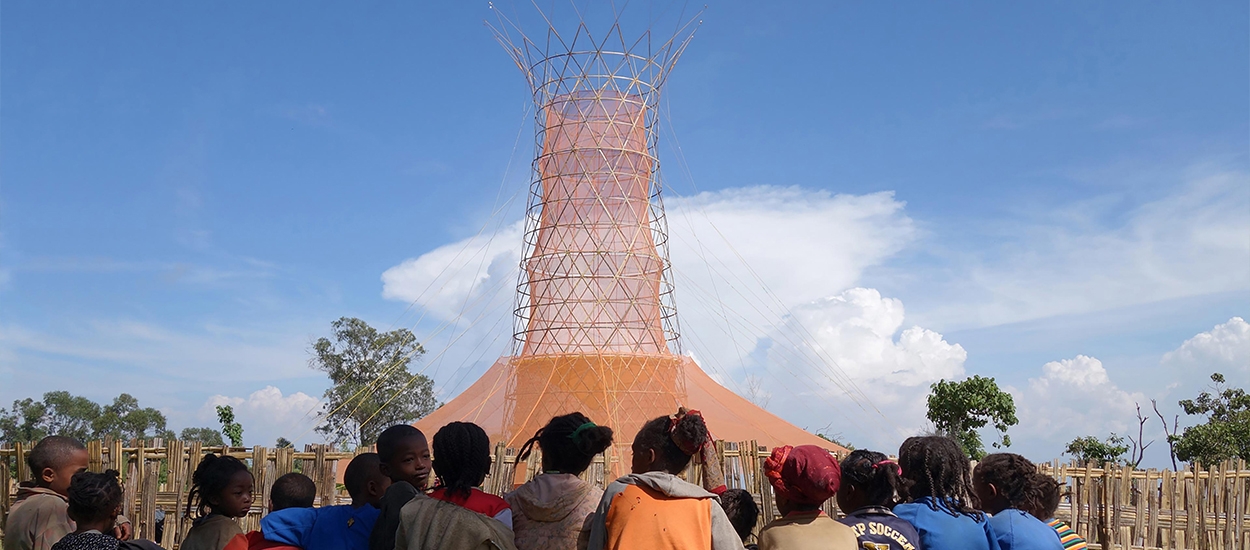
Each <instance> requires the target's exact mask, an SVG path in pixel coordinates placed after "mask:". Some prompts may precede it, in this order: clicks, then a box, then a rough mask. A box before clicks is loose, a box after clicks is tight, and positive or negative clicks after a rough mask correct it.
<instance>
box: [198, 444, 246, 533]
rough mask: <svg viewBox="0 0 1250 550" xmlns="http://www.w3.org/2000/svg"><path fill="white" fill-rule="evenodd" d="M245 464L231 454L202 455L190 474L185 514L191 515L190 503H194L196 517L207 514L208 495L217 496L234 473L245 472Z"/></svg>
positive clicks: (209, 505)
mask: <svg viewBox="0 0 1250 550" xmlns="http://www.w3.org/2000/svg"><path fill="white" fill-rule="evenodd" d="M246 471H247V465H246V464H244V463H243V461H242V460H239V459H237V458H235V457H233V456H227V455H222V456H217V455H215V454H213V453H208V454H206V455H204V458H203V459H201V460H200V465H199V466H196V467H195V473H193V474H191V491H190V492H189V493H187V515H188V516H189V515H191V505H192V504H194V505H195V512H196V514H197V515H196V517H204V516H206V515H208V514H209V512H210V510H209V509H210V508H211V507H212V505H211V504H209V502H208V499H209V497H210V496H218V495H220V494H221V492H222V491H224V490H226V487H227V486H229V485H230V479H231V478H233V477H234V474H237V473H239V472H246Z"/></svg>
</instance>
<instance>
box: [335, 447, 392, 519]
mask: <svg viewBox="0 0 1250 550" xmlns="http://www.w3.org/2000/svg"><path fill="white" fill-rule="evenodd" d="M381 464H382V460H381V459H380V458H378V453H360V454H358V455H356V458H353V459H352V461H351V462H349V463H348V464H347V471H345V472H343V485H345V486H346V487H347V494H349V495H351V496H352V506H355V507H358V508H359V507H361V506H364V505H366V504H372V505H373V506H374V507H380V506H381V503H382V495H384V494H386V488H387V487H390V486H391V479H390V478H388V477H386V476H384V475H382V469H381Z"/></svg>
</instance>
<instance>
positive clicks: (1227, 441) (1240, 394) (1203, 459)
mask: <svg viewBox="0 0 1250 550" xmlns="http://www.w3.org/2000/svg"><path fill="white" fill-rule="evenodd" d="M1211 381H1212V382H1215V386H1214V387H1212V388H1211V391H1209V392H1206V391H1204V392H1202V394H1200V395H1199V396H1198V398H1197V399H1185V400H1182V401H1181V402H1180V406H1181V409H1184V411H1185V414H1188V415H1199V414H1200V415H1206V417H1207V421H1206V423H1205V424H1199V425H1197V426H1192V427H1189V428H1185V431H1183V432H1181V434H1180V435H1173V436H1169V437H1168V440H1169V442H1171V443H1174V444H1175V446H1176V447H1175V448H1176V457H1177V458H1179V459H1181V460H1184V461H1185V462H1196V463H1198V464H1200V465H1202V466H1214V465H1216V464H1219V463H1220V462H1223V461H1225V460H1228V459H1230V458H1241V459H1242V460H1250V394H1247V393H1246V390H1244V389H1241V388H1232V387H1229V386H1228V385H1227V384H1226V383H1225V380H1224V375H1222V374H1220V373H1218V372H1217V373H1215V374H1212V375H1211Z"/></svg>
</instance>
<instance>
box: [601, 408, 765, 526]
mask: <svg viewBox="0 0 1250 550" xmlns="http://www.w3.org/2000/svg"><path fill="white" fill-rule="evenodd" d="M710 443H711V440H710V439H709V437H708V433H707V425H705V424H704V423H703V417H702V416H700V415H699V414H698V412H697V411H690V412H685V411H678V414H677V415H674V416H661V417H659V418H655V419H652V420H650V421H649V422H647V423H646V424H644V425H643V426H642V429H640V430H638V435H635V436H634V443H633V445H632V450H633V455H634V456H633V462H632V470H633V472H634V473H632V474H630V475H627V476H625V477H622V478H620V479H618V480H616V481H613V482H612V483H611V484H610V485H608V488H607V490H606V491H604V493H603V498H602V499H600V501H599V507H598V508H597V509H596V510H595V515H594V516H592V518H591V526H590V542H589V545H588V547H589V548H590V550H603V549H609V550H622V549H635V548H647V549H654V550H667V549H673V550H676V549H686V548H707V547H708V546H709V543H710V546H711V547H712V548H713V549H715V550H742V541H741V540H739V539H738V534H737V533H735V532H734V528H733V525H731V524H730V523H729V519H728V518H727V517H726V516H725V511H724V510H723V509H721V507H720V505H718V504H717V503H716V502H715V500H714V498H715V496H716V495H715V494H713V493H711V492H708V491H706V490H704V489H703V488H701V487H699V486H697V485H693V484H690V483H687V482H685V481H682V479H681V478H679V477H677V476H676V474H677V473H679V472H681V471H682V470H685V469H686V466H687V465H688V464H690V457H691V456H694V455H695V454H696V453H700V452H701V450H702V448H703V446H704V445H708V444H710Z"/></svg>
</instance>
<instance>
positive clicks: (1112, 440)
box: [1063, 434, 1128, 466]
mask: <svg viewBox="0 0 1250 550" xmlns="http://www.w3.org/2000/svg"><path fill="white" fill-rule="evenodd" d="M1127 452H1128V446H1127V445H1125V444H1124V438H1123V437H1120V436H1118V435H1115V434H1111V435H1109V436H1107V440H1106V441H1100V440H1099V439H1098V438H1097V437H1094V436H1092V435H1087V436H1085V437H1078V438H1076V439H1073V440H1072V441H1070V442H1068V447H1067V449H1065V450H1064V451H1063V453H1064V454H1067V455H1072V456H1073V457H1075V458H1076V459H1077V460H1078V461H1079V462H1080V463H1081V464H1089V463H1091V462H1093V463H1094V464H1097V465H1099V466H1102V465H1103V463H1106V462H1110V463H1112V464H1120V463H1122V462H1123V459H1124V453H1127Z"/></svg>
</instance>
